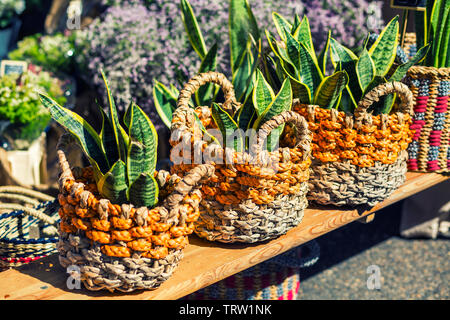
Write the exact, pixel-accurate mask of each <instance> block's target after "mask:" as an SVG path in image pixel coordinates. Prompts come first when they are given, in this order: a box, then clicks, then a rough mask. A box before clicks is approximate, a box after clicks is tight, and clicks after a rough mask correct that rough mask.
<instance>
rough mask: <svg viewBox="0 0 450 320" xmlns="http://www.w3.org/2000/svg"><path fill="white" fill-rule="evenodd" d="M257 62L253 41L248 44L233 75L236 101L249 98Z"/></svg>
mask: <svg viewBox="0 0 450 320" xmlns="http://www.w3.org/2000/svg"><path fill="white" fill-rule="evenodd" d="M256 65H257V60H255V58H254V56H253V54H252V51H251V40H250V39H249V41H248V43H247V48H246V50H245V52H244V55H243V56H242V60H241V61H239V65H238V68H237V69H236V71H235V72H234V74H233V77H232V81H231V82H232V84H233V87H234V92H235V94H236V99H237V100H238V101H242V100H244V99H245V98H246V97H247V94H248V91H249V89H250V88H249V87H250V86H251V85H252V77H253V74H254V72H255V69H256Z"/></svg>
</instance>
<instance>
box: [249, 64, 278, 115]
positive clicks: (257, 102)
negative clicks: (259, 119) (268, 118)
mask: <svg viewBox="0 0 450 320" xmlns="http://www.w3.org/2000/svg"><path fill="white" fill-rule="evenodd" d="M273 99H275V93H274V92H273V90H272V88H271V87H270V85H269V84H268V83H267V81H266V79H265V78H264V76H263V74H262V72H261V71H260V70H257V76H256V86H255V89H254V90H253V96H252V101H253V106H254V108H255V110H256V113H257V115H258V116H260V115H261V114H262V113H263V112H264V111H265V110H266V109H267V107H268V106H269V105H270V104H271V103H272V101H273Z"/></svg>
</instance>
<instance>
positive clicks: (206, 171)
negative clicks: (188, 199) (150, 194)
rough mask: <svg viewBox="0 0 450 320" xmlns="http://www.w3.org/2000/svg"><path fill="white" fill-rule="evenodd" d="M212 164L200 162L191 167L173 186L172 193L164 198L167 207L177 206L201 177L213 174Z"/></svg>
mask: <svg viewBox="0 0 450 320" xmlns="http://www.w3.org/2000/svg"><path fill="white" fill-rule="evenodd" d="M214 170H215V169H214V166H213V165H211V164H201V165H198V166H196V167H194V168H192V169H191V170H190V171H189V172H188V173H187V175H185V176H184V177H183V178H182V179H181V180H180V181H179V182H178V183H177V184H176V186H175V188H174V190H173V191H172V193H171V194H170V195H169V196H168V197H167V198H166V199H165V200H164V204H165V205H167V206H168V207H169V208H174V207H176V206H178V205H179V204H180V203H181V202H182V201H183V199H184V197H185V196H186V195H187V194H188V193H189V192H191V191H192V189H193V188H194V187H195V186H196V185H197V184H198V183H199V182H200V181H201V180H203V179H205V178H209V177H211V176H212V175H213V174H214Z"/></svg>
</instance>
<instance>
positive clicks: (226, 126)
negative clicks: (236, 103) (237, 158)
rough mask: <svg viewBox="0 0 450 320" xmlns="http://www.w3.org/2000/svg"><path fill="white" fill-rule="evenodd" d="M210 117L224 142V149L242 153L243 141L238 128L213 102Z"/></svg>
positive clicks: (226, 113)
mask: <svg viewBox="0 0 450 320" xmlns="http://www.w3.org/2000/svg"><path fill="white" fill-rule="evenodd" d="M211 113H212V117H213V119H214V122H215V123H216V125H217V127H218V128H219V130H220V132H222V137H223V141H224V145H225V146H224V147H231V148H234V149H235V150H236V151H238V152H242V151H243V148H244V140H243V136H242V132H241V131H240V130H239V126H238V125H237V123H236V122H235V121H234V120H233V118H232V117H231V116H230V115H229V114H228V112H226V111H225V110H223V109H222V108H221V107H220V106H219V105H218V104H217V103H215V102H213V105H212V108H211Z"/></svg>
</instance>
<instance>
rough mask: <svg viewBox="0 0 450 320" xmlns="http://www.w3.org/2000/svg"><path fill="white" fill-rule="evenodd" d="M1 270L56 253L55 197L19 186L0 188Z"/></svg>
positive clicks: (56, 207)
mask: <svg viewBox="0 0 450 320" xmlns="http://www.w3.org/2000/svg"><path fill="white" fill-rule="evenodd" d="M0 198H1V199H2V200H1V201H0V212H1V214H0V268H9V267H18V266H21V265H24V264H27V263H29V262H32V261H35V260H38V259H40V258H43V257H45V256H47V255H50V254H52V253H55V252H56V243H57V242H58V235H57V225H58V222H59V216H58V209H59V206H58V203H57V201H55V199H54V197H52V196H50V195H47V194H45V193H42V192H37V191H34V190H31V189H28V188H23V187H19V186H2V187H0Z"/></svg>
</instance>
